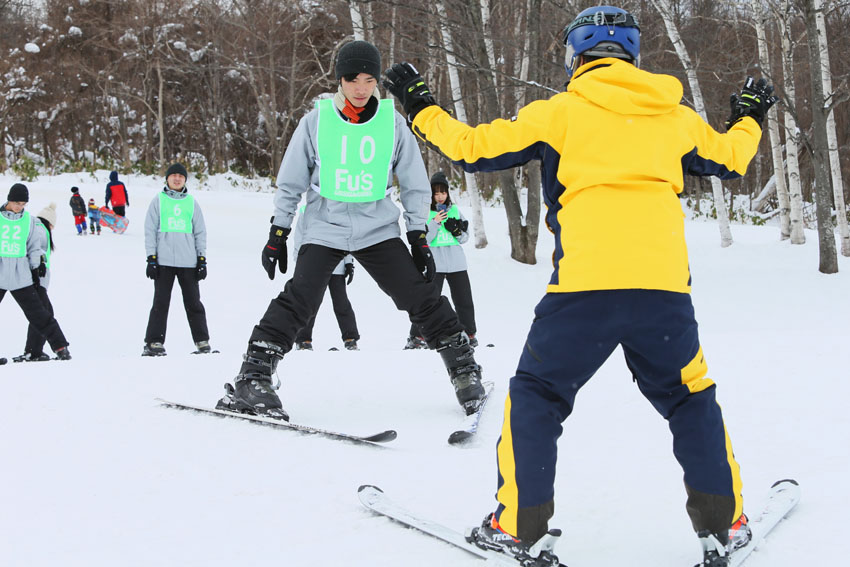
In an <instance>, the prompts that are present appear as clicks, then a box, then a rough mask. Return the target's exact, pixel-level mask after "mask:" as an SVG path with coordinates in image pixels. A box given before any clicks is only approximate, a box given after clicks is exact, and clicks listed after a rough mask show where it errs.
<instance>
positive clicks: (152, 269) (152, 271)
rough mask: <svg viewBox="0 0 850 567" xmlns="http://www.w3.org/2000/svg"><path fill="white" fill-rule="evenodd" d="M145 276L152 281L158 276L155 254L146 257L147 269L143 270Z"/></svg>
mask: <svg viewBox="0 0 850 567" xmlns="http://www.w3.org/2000/svg"><path fill="white" fill-rule="evenodd" d="M145 275H146V276H147V277H149V278H150V279H152V280H155V279H156V278H157V277H158V276H159V264H158V263H157V261H156V254H151V255H150V256H148V267H147V268H146V269H145Z"/></svg>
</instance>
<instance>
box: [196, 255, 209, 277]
mask: <svg viewBox="0 0 850 567" xmlns="http://www.w3.org/2000/svg"><path fill="white" fill-rule="evenodd" d="M195 277H196V278H197V279H198V281H201V280H203V279H206V277H207V259H206V258H205V257H204V256H198V264H197V266H195Z"/></svg>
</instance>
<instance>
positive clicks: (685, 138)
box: [413, 58, 761, 293]
mask: <svg viewBox="0 0 850 567" xmlns="http://www.w3.org/2000/svg"><path fill="white" fill-rule="evenodd" d="M681 98H682V84H681V83H680V82H679V80H678V79H676V78H675V77H672V76H669V75H660V74H654V73H649V72H647V71H642V70H640V69H638V68H636V67H634V66H633V65H631V64H630V63H627V62H624V61H620V60H618V59H610V58H606V59H599V60H596V61H592V62H590V63H588V64H586V65H583V66H582V67H580V68H579V69H578V70H577V71H576V73H575V75H574V78H573V80H572V81H571V82H570V84H569V87H568V89H567V92H565V93H561V94H558V95H555V96H553V97H552V98H550V99H548V100H539V101H535V102H532V103H531V104H529V105H527V106H526V107H524V108H523V109H521V110H520V111H519V113H518V115H517V116H516V117H515V118H514V119H512V120H510V121H508V120H502V119H499V120H495V121H493V122H491V123H489V124H482V125H479V126H477V127H474V128H473V127H470V126H467V125H465V124H463V123H462V122H458V121H457V120H455V119H453V118H452V117H451V116H449V115H448V114H447V113H446V112H445V111H444V110H442V109H441V108H440V107H438V106H430V107H428V108H426V109H424V110H422V111H421V112H419V114H417V115H416V117H415V119H414V121H413V131H414V133H415V134H416V135H418V136H419V137H420V138H422V139H423V140H425V141H426V142H428V143H429V144H431V145H433V146H435V147H436V148H437V149H438V150H439V151H440V152H442V153H443V154H444V155H445V156H446V157H448V158H449V159H451V160H452V161H454V162H455V163H456V164H458V165H460V166H461V167H463V168H464V169H465V170H466V171H470V172H475V171H494V170H500V169H507V168H510V167H514V166H517V165H522V164H524V163H526V162H528V161H530V160H532V159H539V160H541V162H542V171H543V197H544V200H545V202H546V206H547V207H548V212H547V215H546V223H547V225H548V227H549V229H550V230H551V231H552V232H553V233H554V235H555V252H554V255H553V263H554V267H555V271H554V273H553V275H552V279H551V280H550V282H549V286H548V291H549V292H574V291H588V290H601V289H656V290H666V291H673V292H680V293H689V292H690V273H689V269H688V253H687V247H686V245H685V235H684V213H683V212H682V207H681V205H680V203H679V199H678V194H679V193H680V192H681V191H682V187H683V183H684V175H685V174H690V175H716V176H718V177H720V178H721V179H733V178H736V177H739V176H741V175H743V174H744V173H745V172H746V169H747V165H748V164H749V162H750V160H752V158H753V156H754V155H755V153H756V150H757V148H758V143H759V139H760V137H761V128H760V127H759V125H758V123H756V121H755V120H753V119H752V118H749V117H746V118H744V119H743V120H741V121H739V122H738V123H737V124H735V125H734V126H733V127H732V128H731V129H730V130H729V132H727V133H725V134H720V133H718V132H717V131H715V130H714V129H713V128H711V126H709V125H708V124H706V122H705V121H704V120H703V119H702V118H701V117H700V116H699V115H698V114H697V113H696V112H694V110H693V109H691V108H688V107H686V106H684V105H682V104H680V103H679V102H680V100H681Z"/></svg>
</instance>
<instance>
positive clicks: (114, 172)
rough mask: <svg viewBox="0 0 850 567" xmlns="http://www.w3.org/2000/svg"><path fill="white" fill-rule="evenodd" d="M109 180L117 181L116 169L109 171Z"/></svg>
mask: <svg viewBox="0 0 850 567" xmlns="http://www.w3.org/2000/svg"><path fill="white" fill-rule="evenodd" d="M109 180H110V181H113V182H114V181H118V172H117V171H113V172H111V173H110V174H109Z"/></svg>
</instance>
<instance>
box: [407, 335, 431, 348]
mask: <svg viewBox="0 0 850 567" xmlns="http://www.w3.org/2000/svg"><path fill="white" fill-rule="evenodd" d="M425 348H428V343H426V342H425V339H423V338H422V337H407V343H406V344H405V345H404V350H418V349H425Z"/></svg>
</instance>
